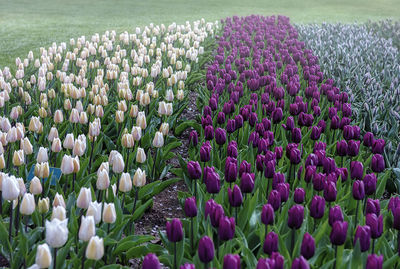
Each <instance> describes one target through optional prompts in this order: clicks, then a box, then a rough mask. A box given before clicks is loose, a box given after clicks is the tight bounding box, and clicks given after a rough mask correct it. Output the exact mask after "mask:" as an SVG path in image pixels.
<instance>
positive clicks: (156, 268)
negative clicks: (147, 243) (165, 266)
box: [142, 253, 161, 269]
mask: <svg viewBox="0 0 400 269" xmlns="http://www.w3.org/2000/svg"><path fill="white" fill-rule="evenodd" d="M142 269H161V264H160V261H159V260H158V258H157V256H156V255H155V254H153V253H149V254H147V255H146V256H145V257H144V259H143V263H142Z"/></svg>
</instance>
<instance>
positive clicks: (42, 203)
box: [38, 197, 50, 226]
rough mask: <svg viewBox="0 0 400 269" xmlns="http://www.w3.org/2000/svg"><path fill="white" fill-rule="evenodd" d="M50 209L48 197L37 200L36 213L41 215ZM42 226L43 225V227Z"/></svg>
mask: <svg viewBox="0 0 400 269" xmlns="http://www.w3.org/2000/svg"><path fill="white" fill-rule="evenodd" d="M49 208H50V199H49V197H46V198H43V199H42V198H39V201H38V211H39V213H41V214H45V213H47V212H48V211H49ZM43 226H44V225H43Z"/></svg>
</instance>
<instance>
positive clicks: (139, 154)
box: [136, 148, 146, 163]
mask: <svg viewBox="0 0 400 269" xmlns="http://www.w3.org/2000/svg"><path fill="white" fill-rule="evenodd" d="M136 162H137V163H144V162H146V153H145V152H144V149H142V148H138V149H137V151H136Z"/></svg>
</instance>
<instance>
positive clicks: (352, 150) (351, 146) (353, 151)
mask: <svg viewBox="0 0 400 269" xmlns="http://www.w3.org/2000/svg"><path fill="white" fill-rule="evenodd" d="M347 146H348V147H347V154H348V155H349V156H351V157H355V156H357V155H358V152H359V151H360V141H355V140H350V141H348V142H347Z"/></svg>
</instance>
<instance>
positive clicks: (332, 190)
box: [324, 181, 337, 202]
mask: <svg viewBox="0 0 400 269" xmlns="http://www.w3.org/2000/svg"><path fill="white" fill-rule="evenodd" d="M336 195H337V190H336V184H335V183H334V182H332V181H327V182H326V183H325V187H324V198H325V201H327V202H334V201H336Z"/></svg>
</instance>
